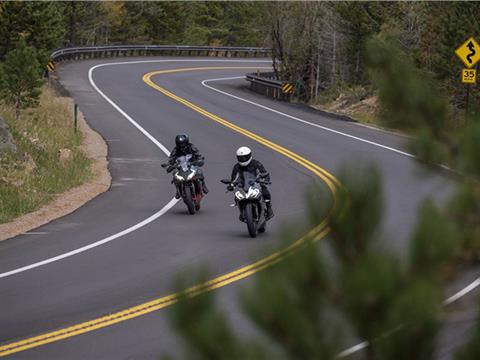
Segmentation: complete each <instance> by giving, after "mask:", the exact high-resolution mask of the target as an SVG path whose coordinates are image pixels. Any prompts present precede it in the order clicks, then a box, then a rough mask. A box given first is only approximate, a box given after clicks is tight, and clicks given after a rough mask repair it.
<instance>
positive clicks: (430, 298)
mask: <svg viewBox="0 0 480 360" xmlns="http://www.w3.org/2000/svg"><path fill="white" fill-rule="evenodd" d="M440 294H441V292H440V291H439V289H438V287H437V286H436V285H434V284H433V283H431V282H429V281H424V280H414V282H413V283H412V284H410V285H409V286H408V287H407V288H405V289H404V290H403V291H402V292H400V293H399V294H396V296H395V299H394V301H393V302H392V303H391V304H390V308H389V309H388V316H387V321H386V323H385V325H386V328H389V329H392V330H391V331H390V332H388V333H386V334H385V335H384V336H382V337H380V338H379V339H378V340H377V341H376V343H375V345H374V346H375V348H376V350H377V352H378V354H379V356H378V358H379V359H384V360H397V359H409V360H430V359H434V358H435V356H434V355H435V340H436V336H437V334H438V330H439V326H440V318H441V308H440V305H441V298H440Z"/></svg>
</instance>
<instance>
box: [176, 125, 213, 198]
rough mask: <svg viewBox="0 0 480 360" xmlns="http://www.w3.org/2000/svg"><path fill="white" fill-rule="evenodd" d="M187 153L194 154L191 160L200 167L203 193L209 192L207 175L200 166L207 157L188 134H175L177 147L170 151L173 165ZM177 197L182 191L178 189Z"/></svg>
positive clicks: (198, 170) (199, 175)
mask: <svg viewBox="0 0 480 360" xmlns="http://www.w3.org/2000/svg"><path fill="white" fill-rule="evenodd" d="M186 155H191V156H192V159H191V161H192V163H193V164H194V165H195V166H197V168H198V169H197V177H198V178H199V180H200V181H201V182H202V190H203V193H204V194H207V193H208V188H207V185H206V184H205V177H204V176H203V172H202V171H201V169H200V168H199V167H200V166H203V163H204V159H205V158H204V157H203V156H202V155H201V154H200V152H199V151H198V149H197V147H196V146H195V145H193V144H192V143H191V142H190V139H189V138H188V135H187V134H178V135H177V136H175V147H174V148H173V150H172V152H171V153H170V156H169V158H168V162H169V164H170V165H173V164H175V160H176V159H177V158H178V157H180V156H186ZM175 198H176V199H180V193H179V192H178V189H177V192H176V194H175Z"/></svg>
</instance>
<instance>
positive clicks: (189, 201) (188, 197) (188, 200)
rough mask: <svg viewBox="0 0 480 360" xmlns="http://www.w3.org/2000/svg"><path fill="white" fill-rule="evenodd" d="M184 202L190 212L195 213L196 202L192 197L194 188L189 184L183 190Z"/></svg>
mask: <svg viewBox="0 0 480 360" xmlns="http://www.w3.org/2000/svg"><path fill="white" fill-rule="evenodd" d="M183 202H184V203H185V205H187V209H188V213H189V214H190V215H193V214H195V203H194V201H193V197H192V189H191V188H190V187H188V186H185V188H184V192H183Z"/></svg>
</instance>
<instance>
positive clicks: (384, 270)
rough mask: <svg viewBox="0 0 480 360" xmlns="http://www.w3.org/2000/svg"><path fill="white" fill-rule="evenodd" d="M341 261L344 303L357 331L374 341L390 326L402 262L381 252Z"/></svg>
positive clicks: (342, 297)
mask: <svg viewBox="0 0 480 360" xmlns="http://www.w3.org/2000/svg"><path fill="white" fill-rule="evenodd" d="M342 265H343V266H342V274H341V282H340V287H341V294H342V296H341V299H342V301H341V303H342V307H343V309H344V311H345V313H346V314H347V316H348V319H349V320H350V321H351V324H352V326H353V327H354V329H355V331H356V334H357V335H358V336H359V337H360V338H361V339H364V340H367V341H369V342H370V343H372V342H373V341H374V340H375V339H377V338H378V337H379V336H380V335H382V333H384V332H385V331H386V330H387V329H386V328H385V318H386V316H387V314H388V311H389V308H390V306H391V304H392V301H393V300H394V299H395V297H396V296H397V293H398V291H399V290H400V289H401V287H400V286H401V280H402V274H401V271H400V266H399V264H398V261H397V260H396V259H395V258H392V257H390V256H386V255H383V254H379V253H369V254H365V255H363V256H361V258H360V259H358V261H357V262H355V263H353V264H352V263H349V262H345V263H343V264H342Z"/></svg>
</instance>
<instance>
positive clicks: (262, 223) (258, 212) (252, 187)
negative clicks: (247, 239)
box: [220, 173, 270, 238]
mask: <svg viewBox="0 0 480 360" xmlns="http://www.w3.org/2000/svg"><path fill="white" fill-rule="evenodd" d="M265 176H266V175H263V176H255V175H254V174H251V173H244V180H245V181H244V183H243V184H241V183H239V182H233V183H232V182H231V180H229V179H223V180H220V182H222V183H223V184H227V185H229V186H228V187H227V190H228V191H233V193H234V195H235V205H236V206H238V209H239V210H240V221H242V222H245V223H246V224H247V228H248V234H249V235H250V236H251V237H252V238H254V237H256V236H257V232H259V233H263V232H265V230H266V229H267V219H266V206H265V201H264V199H263V196H262V188H261V185H262V184H264V185H268V184H270V182H268V181H266V180H265V179H264V177H265Z"/></svg>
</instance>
